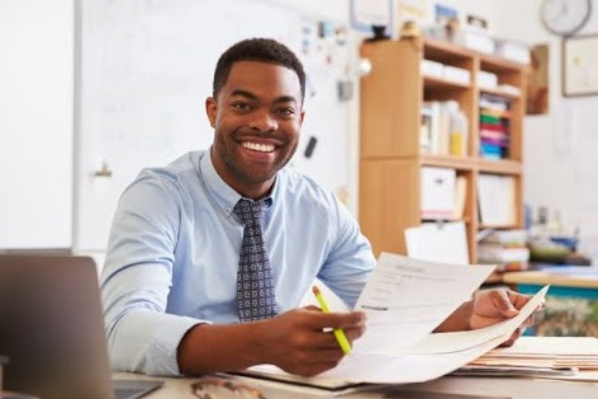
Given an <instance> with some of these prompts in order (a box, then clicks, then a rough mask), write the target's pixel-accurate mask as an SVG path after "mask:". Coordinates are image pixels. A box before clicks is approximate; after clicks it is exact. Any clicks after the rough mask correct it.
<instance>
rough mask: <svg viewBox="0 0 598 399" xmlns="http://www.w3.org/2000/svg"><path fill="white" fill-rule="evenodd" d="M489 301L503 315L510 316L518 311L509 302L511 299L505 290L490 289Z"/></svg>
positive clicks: (515, 314)
mask: <svg viewBox="0 0 598 399" xmlns="http://www.w3.org/2000/svg"><path fill="white" fill-rule="evenodd" d="M490 301H491V302H492V304H493V305H494V307H495V308H496V309H498V311H499V312H500V313H501V314H502V315H503V316H505V317H508V318H511V317H515V316H517V315H518V314H519V311H518V310H517V309H516V308H515V307H514V306H513V303H511V299H510V297H509V294H508V293H507V291H506V290H494V291H491V292H490Z"/></svg>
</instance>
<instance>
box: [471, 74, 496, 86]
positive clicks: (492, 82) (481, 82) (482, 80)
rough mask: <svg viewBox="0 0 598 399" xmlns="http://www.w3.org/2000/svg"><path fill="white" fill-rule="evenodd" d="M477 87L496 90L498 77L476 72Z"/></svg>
mask: <svg viewBox="0 0 598 399" xmlns="http://www.w3.org/2000/svg"><path fill="white" fill-rule="evenodd" d="M476 80H477V83H478V86H479V87H481V88H483V89H496V88H497V87H498V75H497V74H495V73H492V72H487V71H478V74H477V79H476Z"/></svg>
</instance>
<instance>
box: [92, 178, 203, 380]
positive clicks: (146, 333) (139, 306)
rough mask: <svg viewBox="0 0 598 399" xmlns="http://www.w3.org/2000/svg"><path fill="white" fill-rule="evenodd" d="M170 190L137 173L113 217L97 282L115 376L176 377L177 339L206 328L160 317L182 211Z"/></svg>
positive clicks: (163, 183) (192, 321) (177, 318)
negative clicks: (119, 373) (125, 373)
mask: <svg viewBox="0 0 598 399" xmlns="http://www.w3.org/2000/svg"><path fill="white" fill-rule="evenodd" d="M169 185H171V187H169ZM172 188H174V183H173V182H171V181H169V180H166V179H164V178H161V177H159V176H156V175H154V174H153V172H142V174H141V175H140V177H139V178H138V179H137V181H136V182H135V183H133V184H132V185H131V186H130V187H129V188H127V190H126V191H125V192H124V193H123V195H122V197H121V199H120V201H119V205H118V209H117V211H116V213H115V216H114V220H113V223H112V229H111V232H110V239H109V243H108V251H107V256H106V262H105V266H104V269H103V270H102V277H101V289H102V300H103V305H104V318H105V325H106V327H105V328H106V335H107V338H108V349H109V354H110V360H111V364H112V368H113V369H114V370H119V371H135V372H141V373H145V374H150V375H167V376H169V375H179V374H180V371H179V368H178V363H177V347H178V345H179V343H180V341H181V339H182V338H183V336H184V335H185V333H186V332H187V331H188V330H189V329H190V328H191V327H193V326H195V325H197V324H199V323H205V322H206V321H205V320H198V319H193V318H189V317H182V316H176V315H171V314H166V313H165V310H166V304H167V298H168V294H169V292H170V288H171V286H172V272H173V263H174V249H175V247H176V245H177V237H178V231H179V226H180V215H181V209H182V208H181V200H180V199H179V198H177V193H178V191H177V190H173V189H172Z"/></svg>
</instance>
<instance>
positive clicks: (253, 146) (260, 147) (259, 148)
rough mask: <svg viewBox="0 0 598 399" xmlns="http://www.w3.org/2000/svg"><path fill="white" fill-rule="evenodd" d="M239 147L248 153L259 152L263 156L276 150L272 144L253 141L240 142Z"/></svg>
mask: <svg viewBox="0 0 598 399" xmlns="http://www.w3.org/2000/svg"><path fill="white" fill-rule="evenodd" d="M241 146H242V147H243V148H245V149H247V150H250V151H256V152H261V153H264V154H268V153H272V152H274V151H275V150H276V146H275V145H273V144H266V143H258V142H255V141H242V142H241Z"/></svg>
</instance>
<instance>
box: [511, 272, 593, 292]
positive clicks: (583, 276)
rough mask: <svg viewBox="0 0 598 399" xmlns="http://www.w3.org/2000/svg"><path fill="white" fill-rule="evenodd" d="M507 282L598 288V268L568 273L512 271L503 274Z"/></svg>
mask: <svg viewBox="0 0 598 399" xmlns="http://www.w3.org/2000/svg"><path fill="white" fill-rule="evenodd" d="M503 281H504V282H505V283H507V284H530V285H546V284H550V285H554V286H560V287H576V288H598V270H593V269H591V268H590V269H588V270H587V271H586V272H584V273H577V274H566V273H564V272H560V271H559V272H558V273H555V272H547V271H532V272H510V273H505V274H504V275H503Z"/></svg>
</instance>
